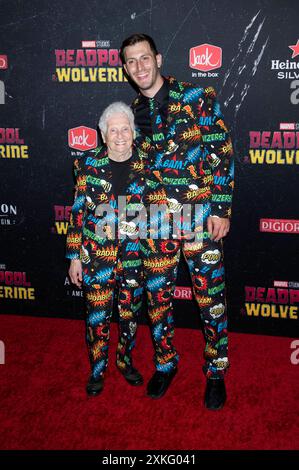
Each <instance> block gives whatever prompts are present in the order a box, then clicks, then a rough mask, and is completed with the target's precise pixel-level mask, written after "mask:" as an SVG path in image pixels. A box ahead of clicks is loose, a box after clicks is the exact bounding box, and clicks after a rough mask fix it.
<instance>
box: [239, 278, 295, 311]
mask: <svg viewBox="0 0 299 470" xmlns="http://www.w3.org/2000/svg"><path fill="white" fill-rule="evenodd" d="M298 288H299V283H298V282H289V281H274V286H273V287H255V286H245V311H244V313H245V314H246V315H247V316H248V317H251V318H254V317H264V318H276V319H288V320H298V303H299V289H298Z"/></svg>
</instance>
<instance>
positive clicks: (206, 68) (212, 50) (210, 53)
mask: <svg viewBox="0 0 299 470" xmlns="http://www.w3.org/2000/svg"><path fill="white" fill-rule="evenodd" d="M221 65H222V48H221V47H218V46H213V45H212V44H200V45H199V46H195V47H191V49H190V50H189V67H191V68H192V69H196V70H199V71H200V72H198V73H192V77H218V75H219V74H218V73H211V72H210V71H211V70H215V69H219V68H220V67H221ZM201 72H203V73H201Z"/></svg>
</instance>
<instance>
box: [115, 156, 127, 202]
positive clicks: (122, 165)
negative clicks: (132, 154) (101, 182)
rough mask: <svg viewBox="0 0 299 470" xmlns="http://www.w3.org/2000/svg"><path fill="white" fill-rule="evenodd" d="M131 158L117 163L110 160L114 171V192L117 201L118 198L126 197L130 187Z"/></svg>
mask: <svg viewBox="0 0 299 470" xmlns="http://www.w3.org/2000/svg"><path fill="white" fill-rule="evenodd" d="M130 162H131V158H128V160H126V161H124V162H115V161H114V160H111V159H110V167H111V171H112V191H113V194H114V195H115V198H116V200H117V198H118V196H125V195H126V192H127V188H128V185H129V175H130Z"/></svg>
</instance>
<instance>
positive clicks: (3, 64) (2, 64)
mask: <svg viewBox="0 0 299 470" xmlns="http://www.w3.org/2000/svg"><path fill="white" fill-rule="evenodd" d="M7 68H8V62H7V55H4V54H1V55H0V70H5V69H7ZM0 104H5V85H4V82H2V80H0Z"/></svg>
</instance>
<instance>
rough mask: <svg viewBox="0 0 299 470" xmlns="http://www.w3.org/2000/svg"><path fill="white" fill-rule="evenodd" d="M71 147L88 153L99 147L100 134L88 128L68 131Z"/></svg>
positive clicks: (83, 127)
mask: <svg viewBox="0 0 299 470" xmlns="http://www.w3.org/2000/svg"><path fill="white" fill-rule="evenodd" d="M68 144H69V147H71V148H73V149H76V150H81V151H86V150H91V149H94V148H96V147H97V146H98V133H97V131H96V130H95V129H91V128H90V127H86V126H79V127H74V128H73V129H70V130H69V131H68Z"/></svg>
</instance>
